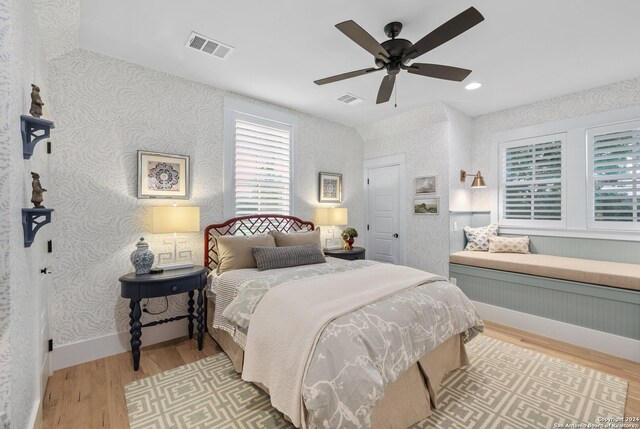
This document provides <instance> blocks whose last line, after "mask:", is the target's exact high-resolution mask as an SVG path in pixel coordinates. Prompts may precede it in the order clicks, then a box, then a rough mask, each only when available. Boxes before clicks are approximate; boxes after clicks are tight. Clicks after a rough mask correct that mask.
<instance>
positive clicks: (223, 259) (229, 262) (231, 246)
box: [216, 234, 276, 275]
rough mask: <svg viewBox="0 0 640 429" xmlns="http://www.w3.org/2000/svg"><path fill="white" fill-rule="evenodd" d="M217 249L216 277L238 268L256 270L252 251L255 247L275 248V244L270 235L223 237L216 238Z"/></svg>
mask: <svg viewBox="0 0 640 429" xmlns="http://www.w3.org/2000/svg"><path fill="white" fill-rule="evenodd" d="M216 245H217V247H218V275H220V274H222V273H224V272H225V271H230V270H237V269H240V268H256V267H257V265H256V260H255V258H254V257H253V252H252V251H251V249H253V248H254V247H256V246H263V247H276V242H275V240H274V238H273V237H272V236H271V235H268V234H263V235H250V236H243V235H242V236H237V235H224V236H220V237H216Z"/></svg>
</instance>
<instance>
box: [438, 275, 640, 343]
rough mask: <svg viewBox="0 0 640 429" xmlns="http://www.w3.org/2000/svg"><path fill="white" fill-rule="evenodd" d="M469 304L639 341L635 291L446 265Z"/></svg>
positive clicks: (639, 318) (639, 306) (639, 308)
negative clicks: (537, 317)
mask: <svg viewBox="0 0 640 429" xmlns="http://www.w3.org/2000/svg"><path fill="white" fill-rule="evenodd" d="M449 268H450V276H451V277H453V278H455V279H456V281H457V285H458V287H460V289H462V291H463V292H464V293H465V294H466V295H467V296H468V297H469V299H471V300H473V301H478V302H482V303H486V304H490V305H494V306H498V307H502V308H506V309H510V310H514V311H518V312H522V313H527V314H531V315H535V316H539V317H543V318H547V319H552V320H556V321H559V322H564V323H569V324H572V325H577V326H582V327H585V328H589V329H593V330H596V331H602V332H606V333H610V334H614V335H619V336H622V337H627V338H630V339H634V340H640V292H638V291H633V290H626V289H618V288H611V287H604V286H597V285H591V284H585V283H578V282H571V281H566V280H557V279H551V278H545V277H537V276H530V275H526V274H518V273H510V272H506V271H498V270H491V269H486V268H477V267H471V266H465V265H458V264H450V267H449Z"/></svg>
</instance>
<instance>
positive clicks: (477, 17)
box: [315, 7, 484, 104]
mask: <svg viewBox="0 0 640 429" xmlns="http://www.w3.org/2000/svg"><path fill="white" fill-rule="evenodd" d="M482 21H484V17H483V16H482V14H481V13H480V12H478V10H477V9H476V8H474V7H470V8H469V9H467V10H465V11H464V12H462V13H460V14H459V15H457V16H455V17H453V18H452V19H450V20H449V21H447V22H445V23H444V24H442V25H441V26H440V27H438V28H436V29H435V30H433V31H432V32H431V33H429V34H427V35H426V36H424V37H423V38H422V39H420V40H419V41H418V42H416V43H411V42H410V41H408V40H406V39H398V38H397V37H398V36H399V35H400V32H401V31H402V23H400V22H396V21H394V22H390V23H389V24H387V25H386V26H385V27H384V32H385V34H386V35H387V37H390V39H389V40H387V41H385V42H382V43H378V41H377V40H376V39H374V38H373V36H371V35H370V34H369V33H367V31H365V30H364V29H363V28H362V27H360V26H359V25H358V24H357V23H356V22H355V21H351V20H349V21H344V22H341V23H339V24H336V28H337V29H338V30H340V31H341V32H343V33H344V34H345V35H346V36H347V37H348V38H350V39H351V40H353V41H354V42H355V43H357V44H358V45H359V46H360V47H362V48H363V49H365V50H366V51H367V52H369V53H370V54H371V55H373V57H374V63H375V65H376V67H370V68H366V69H361V70H355V71H352V72H347V73H342V74H339V75H335V76H330V77H327V78H324V79H319V80H316V81H315V83H316V84H317V85H325V84H327V83H332V82H338V81H340V80H344V79H350V78H352V77H356V76H362V75H365V74H368V73H373V72H377V71H380V70H383V69H384V70H386V72H387V75H386V76H385V77H384V78H382V83H381V84H380V88H379V89H378V96H377V97H376V104H380V103H386V102H387V101H389V99H390V98H391V93H392V92H393V87H394V85H395V80H396V75H397V74H398V73H400V70H406V71H407V72H409V73H411V74H416V75H420V76H427V77H432V78H436V79H445V80H451V81H455V82H462V81H463V80H464V79H466V77H467V76H469V74H470V73H471V70H468V69H463V68H459V67H452V66H445V65H441V64H427V63H412V64H409V63H410V61H412V60H414V59H416V58H417V57H419V56H421V55H424V54H426V53H427V52H429V51H431V50H433V49H435V48H437V47H438V46H440V45H442V44H444V43H446V42H448V41H449V40H451V39H453V38H455V37H457V36H459V35H460V34H462V33H464V32H465V31H467V30H469V29H470V28H472V27H474V26H476V25H477V24H479V23H481V22H482Z"/></svg>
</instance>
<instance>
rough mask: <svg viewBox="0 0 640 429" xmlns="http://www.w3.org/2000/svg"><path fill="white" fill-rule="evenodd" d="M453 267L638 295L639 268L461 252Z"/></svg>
mask: <svg viewBox="0 0 640 429" xmlns="http://www.w3.org/2000/svg"><path fill="white" fill-rule="evenodd" d="M449 262H450V263H452V264H458V265H466V266H472V267H478V268H487V269H491V270H498V271H507V272H512V273H519V274H527V275H531V276H538V277H547V278H551V279H559V280H568V281H573V282H579V283H588V284H594V285H600V286H608V287H615V288H622V289H630V290H635V291H640V264H623V263H620V262H608V261H595V260H590V259H578V258H567V257H563V256H552V255H540V254H534V253H527V254H521V253H489V252H470V251H461V252H456V253H453V254H451V255H450V256H449Z"/></svg>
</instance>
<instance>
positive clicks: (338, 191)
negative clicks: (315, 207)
mask: <svg viewBox="0 0 640 429" xmlns="http://www.w3.org/2000/svg"><path fill="white" fill-rule="evenodd" d="M318 201H319V202H321V203H341V202H342V174H337V173H320V175H319V180H318Z"/></svg>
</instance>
